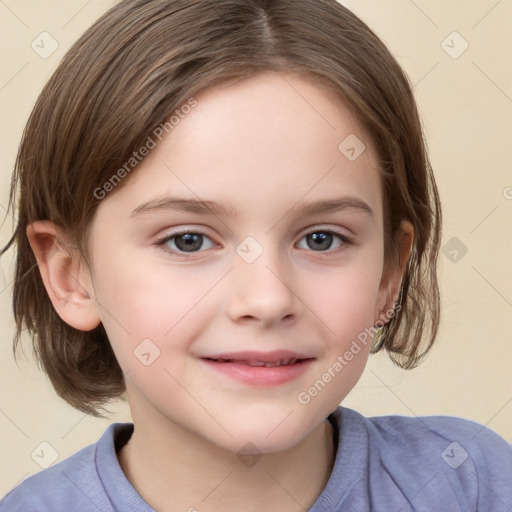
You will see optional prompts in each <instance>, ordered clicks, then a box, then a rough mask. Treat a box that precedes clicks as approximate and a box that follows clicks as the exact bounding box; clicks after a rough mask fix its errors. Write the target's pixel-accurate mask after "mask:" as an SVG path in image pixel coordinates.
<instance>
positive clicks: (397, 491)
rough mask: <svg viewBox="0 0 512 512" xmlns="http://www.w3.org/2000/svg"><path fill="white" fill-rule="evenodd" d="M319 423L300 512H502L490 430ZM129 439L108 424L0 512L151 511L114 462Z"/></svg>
mask: <svg viewBox="0 0 512 512" xmlns="http://www.w3.org/2000/svg"><path fill="white" fill-rule="evenodd" d="M329 420H330V421H331V423H332V424H333V426H334V430H335V433H336V441H337V444H336V459H335V463H334V467H333V470H332V473H331V476H330V478H329V481H328V482H327V485H326V486H325V488H324V490H323V491H322V494H321V495H320V496H319V497H318V498H317V500H316V501H315V503H314V505H313V506H312V507H311V508H310V509H309V510H310V512H369V511H371V512H399V511H400V512H473V511H474V512H477V511H478V512H512V445H510V444H509V443H507V442H506V441H505V440H504V439H503V438H501V437H500V436H498V435H497V434H495V433H494V432H493V431H492V430H489V429H488V428H486V427H484V426H482V425H479V424H478V423H474V422H472V421H469V420H464V419H461V418H454V417H449V416H425V417H417V418H410V417H405V416H378V417H373V418H365V417H364V416H362V415H361V414H359V413H358V412H356V411H353V410H351V409H347V408H345V407H341V406H340V407H338V408H337V409H336V410H335V411H334V412H333V413H332V414H331V415H330V416H329ZM132 432H133V425H132V424H131V423H115V424H113V425H110V426H109V427H108V428H107V430H106V431H105V433H104V434H103V435H102V437H101V438H100V440H99V441H98V442H97V443H96V444H93V445H90V446H88V447H86V448H83V449H82V450H80V451H79V452H77V453H76V454H74V455H72V456H71V457H69V458H67V459H66V460H64V461H62V462H60V463H58V464H56V465H55V466H52V467H50V468H48V469H45V470H43V471H41V472H39V473H37V474H35V475H33V476H30V477H28V478H27V479H25V480H24V481H23V482H21V483H20V484H19V485H18V486H17V487H16V488H14V489H13V490H12V491H10V492H9V493H8V494H7V495H6V496H5V498H4V499H3V500H2V501H1V502H0V512H82V511H84V512H85V511H87V512H89V511H90V512H114V511H115V512H154V510H153V509H152V508H151V507H150V506H149V505H148V504H147V503H146V502H145V501H144V500H143V499H142V498H141V497H140V496H139V494H137V492H136V491H135V489H134V488H133V487H132V486H131V484H130V482H129V481H128V479H127V478H126V476H125V475H124V473H123V471H122V469H121V467H120V465H119V462H118V460H117V456H116V449H119V448H120V447H121V446H123V445H124V444H125V443H126V442H127V441H128V439H129V438H130V436H131V434H132ZM198 499H199V498H198ZM192 505H193V504H192ZM200 509H201V507H200V505H199V504H198V510H200Z"/></svg>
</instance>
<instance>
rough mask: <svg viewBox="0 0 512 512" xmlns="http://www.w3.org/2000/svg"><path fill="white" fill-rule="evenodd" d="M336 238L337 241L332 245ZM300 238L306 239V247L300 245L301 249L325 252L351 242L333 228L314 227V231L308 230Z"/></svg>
mask: <svg viewBox="0 0 512 512" xmlns="http://www.w3.org/2000/svg"><path fill="white" fill-rule="evenodd" d="M336 239H338V243H337V245H335V246H334V247H333V242H334V243H336ZM302 240H305V241H306V245H307V247H300V248H301V249H304V248H306V249H312V250H313V251H316V252H326V251H328V250H329V249H333V248H334V249H336V248H338V247H341V246H344V245H350V244H351V243H352V241H351V240H350V238H348V237H347V236H345V235H343V234H342V233H338V232H337V231H335V230H333V229H316V230H315V231H310V232H309V233H308V234H306V236H304V237H303V238H302V239H301V242H302Z"/></svg>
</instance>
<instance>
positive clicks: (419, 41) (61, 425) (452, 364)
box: [0, 0, 512, 496]
mask: <svg viewBox="0 0 512 512" xmlns="http://www.w3.org/2000/svg"><path fill="white" fill-rule="evenodd" d="M343 3H345V4H346V5H347V6H348V7H350V8H351V9H352V10H353V11H354V12H355V13H356V14H358V15H359V16H360V17H362V19H363V20H365V21H366V22H367V23H368V24H369V25H370V26H371V27H372V28H373V29H374V30H375V31H376V32H377V33H378V34H379V35H380V36H381V37H382V39H383V40H384V42H385V43H387V44H388V46H389V47H390V49H391V50H392V52H393V53H394V54H395V55H396V57H397V58H398V60H399V62H400V63H401V64H402V66H403V67H404V68H405V70H406V71H407V73H408V74H409V76H410V78H411V81H412V83H414V84H415V92H416V94H417V98H418V102H419V105H420V110H421V113H422V117H423V119H424V123H425V130H426V134H427V139H428V143H429V147H430V150H431V157H432V162H433V166H434V169H435V173H436V176H437V180H438V184H439V188H440V192H441V197H442V201H443V205H444V215H445V222H444V235H443V246H444V247H445V249H444V252H445V253H446V254H442V255H441V258H440V272H441V286H442V299H443V317H442V324H441V331H440V334H439V337H438V339H437V343H436V345H435V347H434V349H433V350H432V352H431V355H430V357H429V358H428V359H427V361H426V362H425V363H424V364H423V365H422V366H421V367H419V368H418V369H416V370H413V371H410V372H406V371H404V370H400V369H398V368H396V367H394V366H393V365H392V363H391V362H390V360H389V359H388V358H387V356H385V355H381V354H379V355H376V356H372V357H371V358H370V361H369V363H368V366H367V369H366V371H365V374H364V376H363V377H362V379H361V381H360V382H359V384H358V385H357V387H356V389H354V391H353V392H352V393H351V395H350V396H349V397H348V398H347V399H346V400H345V402H344V405H346V406H349V407H352V408H355V409H357V410H359V411H361V412H362V413H363V414H365V415H382V414H403V415H426V414H449V415H455V416H462V417H466V418H469V419H472V420H475V421H478V422H480V423H482V424H485V425H487V426H489V427H490V428H492V429H493V430H495V431H496V432H498V433H500V434H501V435H502V436H504V437H505V438H506V439H507V440H508V441H509V442H512V335H511V333H512V149H511V147H512V71H511V64H510V63H511V62H512V34H511V31H510V27H511V26H512V2H510V1H509V0H500V1H497V0H491V1H445V0H443V1H441V0H439V1H425V0H416V1H414V2H413V1H412V0H408V1H406V0H403V1H402V0H386V1H383V0H378V1H367V0H352V1H348V2H343ZM109 5H111V3H110V2H106V1H101V0H89V1H87V0H79V1H78V0H67V1H42V0H38V1H24V0H4V1H1V2H0V38H1V40H0V42H1V47H2V55H1V67H0V70H1V71H0V73H1V74H0V112H1V120H2V122H1V124H0V141H1V144H2V146H1V147H2V152H1V156H2V158H1V160H0V183H1V193H0V213H1V215H2V218H3V216H4V215H5V207H6V206H7V197H8V186H9V179H10V174H11V169H12V165H13V162H14V158H15V153H16V150H17V145H18V142H19V139H20V136H21V133H22V130H23V127H24V124H25V122H26V120H27V117H28V115H29V113H30V110H31V107H32V105H33V103H34V101H35V99H36V97H37V95H38V94H39V92H40V90H41V88H42V86H43V84H44V82H45V81H46V80H47V78H48V77H49V76H50V73H51V72H52V70H53V69H55V67H56V65H57V63H58V61H59V60H60V58H61V57H62V56H63V54H64V53H65V51H66V49H67V48H69V46H70V45H71V43H72V42H74V41H75V40H76V39H77V38H78V36H79V35H80V34H81V33H82V32H83V30H84V29H85V28H86V27H88V26H89V25H90V24H91V23H92V22H93V21H94V20H95V19H96V18H98V17H99V16H100V15H101V14H102V13H103V12H104V11H105V10H106V9H107V8H108V7H109ZM45 31H46V32H48V33H49V34H51V36H52V37H53V38H54V39H55V40H56V41H57V42H58V49H57V50H56V51H55V52H54V53H53V54H52V55H51V56H49V57H48V58H46V59H43V58H41V57H40V56H39V55H38V54H37V53H36V52H35V51H34V50H33V49H32V47H31V43H32V41H34V40H36V42H37V41H40V36H39V35H40V34H41V33H42V32H45ZM454 31H456V32H457V33H458V34H459V35H457V34H452V33H453V32H454ZM44 37H47V36H44ZM443 41H445V42H444V43H443ZM466 42H467V44H468V45H469V46H468V48H467V50H466V51H465V52H464V53H461V54H460V55H459V53H460V52H461V50H463V49H464V47H465V45H466ZM45 47H46V48H47V49H48V48H50V46H49V44H47V45H45ZM450 54H451V55H450ZM454 57H456V58H454ZM42 128H44V127H42ZM10 234H11V219H10V218H7V221H6V222H5V223H4V225H3V226H2V231H1V240H0V241H1V242H2V244H4V243H5V242H6V241H7V240H8V238H9V237H10ZM454 237H456V238H457V240H458V241H455V242H454V241H453V240H452V238H454ZM450 240H452V241H451V242H450ZM454 243H457V244H459V246H460V244H464V246H466V247H467V253H466V254H465V255H463V256H461V254H462V253H461V252H460V248H459V249H457V247H456V246H455V245H452V244H454ZM446 244H448V245H446ZM454 250H456V251H458V252H457V257H458V260H457V261H452V260H453V258H454V257H455V256H456V253H454V252H453V251H454ZM12 257H13V254H12V251H10V252H9V253H8V254H7V255H5V256H4V258H2V260H1V264H2V268H1V269H0V292H1V293H0V301H1V303H0V308H1V309H0V315H1V320H0V321H1V343H0V365H1V366H0V393H1V394H0V443H1V445H0V448H1V453H0V460H1V461H2V464H1V465H0V467H1V469H0V496H3V495H4V494H5V493H6V492H7V491H8V490H9V489H10V488H11V487H13V486H14V485H15V484H16V483H18V482H19V481H20V480H21V479H22V478H24V477H25V476H27V475H29V474H31V473H34V472H36V471H39V470H40V468H41V465H47V464H50V463H51V462H52V461H53V459H54V458H55V457H57V459H56V460H61V459H63V458H65V457H67V456H68V455H70V454H72V453H73V452H75V451H77V450H78V449H79V448H81V447H83V446H85V445H86V444H89V443H91V442H94V441H95V440H97V438H98V437H99V436H100V435H101V433H102V432H103V430H104V428H105V427H106V425H107V424H108V423H110V422H111V421H125V420H129V412H128V410H127V408H126V405H125V404H116V405H114V406H113V407H112V410H113V414H112V416H111V418H110V419H108V420H102V421H100V420H96V419H93V418H89V417H87V416H85V415H83V414H82V413H80V412H78V411H75V410H74V409H72V408H71V407H69V406H67V405H66V404H65V403H64V402H63V401H62V400H60V399H59V398H57V396H56V395H55V393H54V392H53V390H52V389H51V387H50V386H49V385H48V382H47V379H46V378H45V377H44V375H42V374H41V373H40V372H39V371H38V370H37V368H36V367H35V364H34V362H33V360H32V359H31V357H30V351H29V350H27V351H26V352H27V356H26V357H25V358H22V359H21V360H20V361H19V362H18V364H16V363H15V362H14V360H13V357H12V350H11V339H12V332H13V320H12V315H11V306H10V299H11V290H12V287H11V281H12ZM41 443H48V444H49V445H50V446H48V444H43V445H41Z"/></svg>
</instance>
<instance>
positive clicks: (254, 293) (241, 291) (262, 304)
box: [227, 251, 302, 326]
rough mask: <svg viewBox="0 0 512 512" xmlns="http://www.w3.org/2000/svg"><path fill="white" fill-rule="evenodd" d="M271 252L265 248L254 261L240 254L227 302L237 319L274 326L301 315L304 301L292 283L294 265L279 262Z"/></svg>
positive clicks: (232, 276) (231, 315)
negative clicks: (291, 269) (243, 257)
mask: <svg viewBox="0 0 512 512" xmlns="http://www.w3.org/2000/svg"><path fill="white" fill-rule="evenodd" d="M269 252H270V251H265V252H264V253H263V254H262V255H261V256H260V257H259V258H258V259H257V260H256V261H254V262H253V263H247V262H246V261H244V260H243V259H241V258H238V256H236V257H237V258H238V261H237V262H236V264H235V268H234V269H233V272H231V280H230V283H229V301H228V306H227V310H228V311H227V313H228V316H229V317H230V319H231V320H232V321H233V322H236V323H251V322H252V323H254V324H261V325H262V326H271V325H275V324H282V323H286V324H291V323H293V322H294V321H296V319H297V318H298V316H299V314H300V311H301V308H302V303H301V301H300V299H299V297H298V296H297V295H296V293H295V291H294V290H293V288H292V287H291V285H290V283H291V282H292V281H291V279H292V276H291V271H290V265H289V264H287V263H286V262H282V261H281V262H279V260H278V258H277V257H276V256H271V255H269V254H268V253H269ZM285 267H287V268H286V269H285Z"/></svg>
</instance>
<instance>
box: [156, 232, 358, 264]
mask: <svg viewBox="0 0 512 512" xmlns="http://www.w3.org/2000/svg"><path fill="white" fill-rule="evenodd" d="M313 233H325V234H329V235H334V236H337V237H338V238H339V239H340V240H341V242H342V244H341V246H340V247H337V248H336V249H334V250H331V249H329V250H327V251H314V250H312V249H311V250H310V251H311V252H317V253H320V254H325V253H327V254H333V253H337V252H339V251H340V250H343V247H346V246H348V245H353V241H352V240H351V239H350V238H349V237H347V236H346V235H343V234H341V233H339V232H338V231H336V230H334V229H330V228H325V229H322V228H320V229H319V228H316V229H312V230H311V231H308V232H307V233H305V234H304V235H303V236H302V238H301V239H300V240H303V239H304V238H306V237H307V236H309V235H312V234H313ZM181 235H201V236H204V237H206V238H208V239H210V237H209V236H208V235H207V233H205V232H204V231H202V230H201V229H194V230H183V231H178V232H176V233H172V234H171V235H167V236H165V237H164V238H161V239H160V240H157V241H156V242H155V244H154V245H155V246H157V247H159V248H160V249H162V250H163V251H164V252H166V253H168V254H173V255H175V256H179V257H185V258H186V257H187V256H189V255H191V254H197V253H200V252H203V251H193V252H188V253H187V252H178V251H175V250H173V249H170V248H169V246H167V243H168V242H170V241H171V240H172V239H174V238H177V237H179V236H181Z"/></svg>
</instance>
